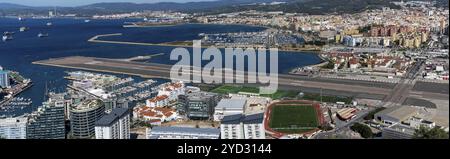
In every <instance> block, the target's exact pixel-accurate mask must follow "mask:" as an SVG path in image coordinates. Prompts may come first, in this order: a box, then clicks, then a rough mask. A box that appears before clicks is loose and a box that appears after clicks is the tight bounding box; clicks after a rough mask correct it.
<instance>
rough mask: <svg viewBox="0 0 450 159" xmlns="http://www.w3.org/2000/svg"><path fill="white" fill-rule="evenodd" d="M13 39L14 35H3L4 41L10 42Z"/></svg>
mask: <svg viewBox="0 0 450 159" xmlns="http://www.w3.org/2000/svg"><path fill="white" fill-rule="evenodd" d="M12 39H13V37H12V35H3V36H2V41H8V40H12Z"/></svg>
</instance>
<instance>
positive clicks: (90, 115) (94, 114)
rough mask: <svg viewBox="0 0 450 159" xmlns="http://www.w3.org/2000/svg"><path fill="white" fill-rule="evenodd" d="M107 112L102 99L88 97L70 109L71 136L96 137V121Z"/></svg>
mask: <svg viewBox="0 0 450 159" xmlns="http://www.w3.org/2000/svg"><path fill="white" fill-rule="evenodd" d="M104 113H105V105H104V104H103V102H102V101H101V100H93V99H88V100H85V101H83V102H80V103H78V104H77V105H75V106H72V107H71V109H70V118H71V121H70V128H71V138H77V139H91V138H94V137H95V122H96V121H97V120H100V119H101V118H102V117H103V115H104Z"/></svg>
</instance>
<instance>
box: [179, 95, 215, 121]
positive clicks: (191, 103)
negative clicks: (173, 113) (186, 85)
mask: <svg viewBox="0 0 450 159" xmlns="http://www.w3.org/2000/svg"><path fill="white" fill-rule="evenodd" d="M178 100H179V102H180V103H181V105H182V107H183V110H184V112H185V113H186V115H187V117H188V118H190V119H200V120H203V119H212V118H213V114H214V108H215V107H216V105H217V102H218V101H219V100H220V99H219V96H218V95H217V94H215V93H208V92H195V93H190V94H186V95H180V96H179V99H178Z"/></svg>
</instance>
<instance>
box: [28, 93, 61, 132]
mask: <svg viewBox="0 0 450 159" xmlns="http://www.w3.org/2000/svg"><path fill="white" fill-rule="evenodd" d="M64 111H65V101H64V99H63V100H61V99H59V98H49V100H48V101H47V102H44V103H43V106H42V107H40V108H38V110H37V111H36V112H34V113H32V114H31V115H30V116H29V119H28V124H27V139H65V137H66V133H65V131H66V129H65V120H64V119H65V118H64V117H65V115H64Z"/></svg>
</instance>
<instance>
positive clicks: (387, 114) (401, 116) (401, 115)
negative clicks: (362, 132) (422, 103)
mask: <svg viewBox="0 0 450 159" xmlns="http://www.w3.org/2000/svg"><path fill="white" fill-rule="evenodd" d="M417 114H418V109H417V108H416V107H411V106H402V107H391V108H387V109H385V110H383V111H380V112H378V113H376V114H375V119H376V120H378V121H381V122H382V124H384V125H386V126H390V125H395V124H397V123H401V122H402V121H406V120H408V119H410V118H411V117H413V116H415V115H417Z"/></svg>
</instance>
